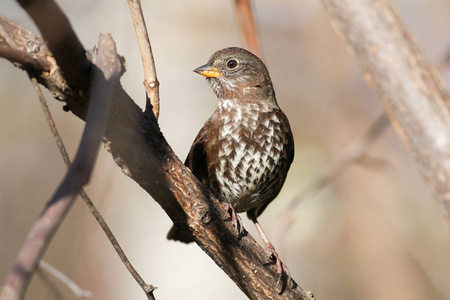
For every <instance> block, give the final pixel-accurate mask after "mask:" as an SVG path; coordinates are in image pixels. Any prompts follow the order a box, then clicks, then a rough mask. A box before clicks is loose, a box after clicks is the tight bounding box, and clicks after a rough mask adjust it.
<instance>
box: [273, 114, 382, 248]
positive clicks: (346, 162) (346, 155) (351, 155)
mask: <svg viewBox="0 0 450 300" xmlns="http://www.w3.org/2000/svg"><path fill="white" fill-rule="evenodd" d="M389 124H390V123H389V119H388V117H387V116H386V114H385V113H382V115H380V116H379V117H378V118H377V120H376V121H375V122H374V123H373V124H372V125H371V126H370V128H369V129H368V130H367V131H366V132H365V133H364V134H363V135H362V136H361V137H360V138H359V139H357V140H356V141H354V142H353V143H352V144H351V145H349V146H347V148H345V150H344V151H343V152H342V153H341V155H339V156H338V157H337V158H336V159H335V160H334V161H333V162H332V163H331V164H330V165H329V166H327V168H326V169H325V170H323V171H322V172H321V173H319V175H317V176H316V177H315V178H314V179H313V180H312V181H311V182H310V184H309V185H308V186H307V187H306V188H304V189H303V190H302V191H301V192H300V193H299V194H297V196H295V197H294V198H293V199H292V200H291V202H289V204H288V205H287V207H286V209H285V210H284V211H283V212H282V213H281V214H282V216H281V217H280V218H278V219H279V220H281V221H280V222H279V223H278V226H277V229H276V234H275V238H276V239H277V240H278V242H279V244H281V243H280V242H282V241H283V240H284V238H285V235H286V232H287V231H288V230H289V228H290V227H291V226H292V224H293V221H294V215H295V210H296V208H297V207H298V206H299V205H300V203H302V202H303V201H304V200H306V199H311V198H312V197H313V196H314V195H316V194H317V193H319V192H320V191H321V190H322V189H323V188H324V187H326V186H327V185H329V184H331V183H332V182H333V181H334V180H335V179H336V178H338V177H339V176H340V175H342V174H343V172H344V171H345V170H346V169H347V168H348V167H350V166H351V165H352V164H353V163H356V162H361V161H363V160H364V159H366V160H367V159H370V158H369V157H367V151H368V149H369V147H370V146H371V145H372V143H373V142H374V141H375V140H376V139H377V137H379V136H380V134H381V133H382V132H383V131H384V130H385V129H386V128H388V125H389Z"/></svg>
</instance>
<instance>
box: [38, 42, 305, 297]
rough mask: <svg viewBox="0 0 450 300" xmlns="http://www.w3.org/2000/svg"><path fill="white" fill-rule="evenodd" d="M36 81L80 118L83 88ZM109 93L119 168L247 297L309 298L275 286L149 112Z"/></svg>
mask: <svg viewBox="0 0 450 300" xmlns="http://www.w3.org/2000/svg"><path fill="white" fill-rule="evenodd" d="M42 46H44V45H42ZM63 63H64V60H61V61H58V64H63ZM60 67H61V69H63V67H62V66H60ZM56 72H57V71H56ZM83 78H85V79H86V80H87V78H88V77H87V76H83ZM42 83H43V84H44V85H46V87H47V88H49V89H50V90H51V91H52V92H54V91H56V92H62V93H61V96H60V97H61V98H62V99H65V101H66V103H67V106H68V108H69V109H70V110H71V111H72V112H73V113H74V114H76V115H77V116H79V117H80V118H82V119H85V112H86V110H87V105H88V98H87V97H86V95H88V91H84V90H82V91H81V92H79V93H71V90H72V89H70V88H65V89H63V88H61V86H59V85H57V84H55V82H54V81H52V80H49V79H48V80H43V81H42ZM59 83H61V84H64V83H63V82H59ZM85 85H86V86H88V84H86V83H82V84H81V86H85ZM113 97H114V98H113V103H112V108H111V111H110V114H109V120H108V125H107V128H106V133H105V145H106V147H107V149H108V150H109V151H110V152H111V154H112V156H113V158H114V159H115V161H116V163H117V164H118V165H119V166H120V167H121V168H122V170H123V172H124V173H125V174H126V175H127V176H130V177H131V178H132V179H133V180H135V181H136V182H137V183H138V184H139V185H140V186H141V187H142V188H143V189H144V190H146V191H147V192H148V193H149V194H150V195H151V196H152V197H153V198H154V199H155V200H156V201H157V202H158V203H159V204H160V205H161V206H162V208H163V209H164V210H165V211H166V213H167V214H168V215H169V217H170V218H171V219H172V220H173V221H174V222H175V223H177V224H180V225H181V226H185V227H186V229H187V230H190V231H191V232H192V234H193V236H194V239H195V241H196V242H197V244H198V245H199V246H200V247H201V248H202V249H203V250H204V251H205V252H206V253H207V254H208V255H209V256H210V257H211V258H212V259H213V260H214V261H215V262H216V263H217V264H218V265H219V266H220V267H221V268H222V269H223V270H224V271H225V272H226V273H227V274H228V276H230V278H231V279H232V280H233V281H234V282H235V283H236V284H237V285H238V286H239V287H240V288H241V290H242V291H243V292H244V293H245V294H246V295H247V296H248V297H249V298H250V299H274V298H276V299H310V297H311V294H308V293H307V292H305V291H303V290H302V289H301V288H300V287H299V286H297V285H296V284H294V286H292V283H289V288H288V289H286V286H277V285H276V282H277V279H278V275H277V274H276V270H275V266H274V265H273V263H272V262H271V260H270V259H269V258H268V257H267V256H266V253H265V251H264V249H263V248H262V247H261V246H259V245H258V244H257V242H256V241H255V240H254V239H253V238H252V237H251V236H250V235H246V236H244V237H242V238H241V239H240V240H236V237H235V236H234V234H233V232H234V230H233V227H232V224H231V222H229V221H226V220H223V218H222V216H223V215H224V214H225V211H224V210H223V208H222V206H221V205H220V204H219V202H218V201H217V200H216V199H214V198H212V196H211V195H210V193H209V191H207V190H206V189H205V188H204V187H203V186H202V185H201V184H200V183H199V182H198V181H197V179H196V178H195V177H194V176H193V175H192V173H191V172H190V171H189V170H188V169H187V168H186V167H185V166H184V165H183V164H182V162H181V161H180V160H179V159H178V158H177V157H176V155H175V154H174V152H173V151H172V149H171V148H170V146H169V145H168V144H167V142H166V140H165V139H164V137H163V136H162V133H161V132H160V130H159V128H158V124H157V122H156V119H155V117H154V116H153V115H148V114H144V113H143V112H142V110H141V109H140V108H139V107H138V106H137V105H136V104H135V103H134V102H133V100H132V99H130V97H129V96H128V95H127V94H126V93H125V91H124V90H123V89H122V87H121V86H120V85H117V86H116V90H115V92H114V96H113ZM280 292H282V293H281V295H280Z"/></svg>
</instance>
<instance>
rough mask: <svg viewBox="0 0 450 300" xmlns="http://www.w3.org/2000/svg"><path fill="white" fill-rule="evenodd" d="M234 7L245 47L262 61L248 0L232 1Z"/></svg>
mask: <svg viewBox="0 0 450 300" xmlns="http://www.w3.org/2000/svg"><path fill="white" fill-rule="evenodd" d="M234 5H235V10H234V11H235V16H236V21H237V23H238V26H239V32H240V34H241V38H242V40H243V41H244V44H245V47H246V48H247V50H249V51H250V52H252V53H253V54H255V55H256V56H258V57H259V58H261V59H262V58H263V57H262V51H261V47H260V44H259V37H258V32H257V28H256V24H255V20H254V17H253V10H252V5H251V2H250V0H234Z"/></svg>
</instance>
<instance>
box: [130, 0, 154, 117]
mask: <svg viewBox="0 0 450 300" xmlns="http://www.w3.org/2000/svg"><path fill="white" fill-rule="evenodd" d="M128 6H129V7H130V11H131V17H132V19H133V24H134V29H135V32H136V37H137V40H138V44H139V51H140V52H141V58H142V64H143V66H144V87H145V91H146V93H147V101H146V107H145V112H146V113H150V105H151V107H152V110H153V114H154V115H155V117H156V119H158V117H159V108H160V104H159V82H158V78H157V76H156V68H155V61H154V60H153V53H152V46H151V44H150V39H149V37H148V32H147V26H146V25H145V19H144V15H143V13H142V7H141V2H140V0H128ZM149 101H150V102H149Z"/></svg>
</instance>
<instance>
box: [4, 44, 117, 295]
mask: <svg viewBox="0 0 450 300" xmlns="http://www.w3.org/2000/svg"><path fill="white" fill-rule="evenodd" d="M111 43H112V44H111ZM97 64H98V67H99V68H100V69H101V70H103V72H102V71H100V70H98V71H96V72H95V76H94V79H93V82H92V94H91V100H90V103H89V109H88V114H87V119H86V126H85V129H84V133H83V136H82V139H81V143H80V146H79V149H78V153H77V155H76V157H75V160H74V164H73V165H72V167H71V168H70V169H69V171H68V172H67V173H66V176H65V178H64V179H63V181H62V183H61V184H60V185H59V187H58V189H57V190H56V192H55V194H54V195H53V197H52V198H51V199H50V201H49V202H48V203H47V205H46V206H45V208H44V210H43V212H42V213H41V215H40V216H39V218H38V219H37V221H36V222H35V224H34V225H33V227H32V228H31V230H30V232H29V234H28V238H27V241H26V242H25V244H24V246H23V247H22V249H21V250H20V252H19V256H18V258H17V261H16V263H15V265H14V269H13V270H12V272H11V273H10V274H9V276H8V278H7V281H6V287H5V289H4V290H3V291H6V292H5V293H4V294H3V295H2V296H6V299H22V298H23V295H24V294H25V291H26V288H27V286H28V283H29V281H30V279H31V276H32V275H33V273H34V271H35V269H36V266H37V264H38V262H39V260H40V259H41V257H42V256H43V254H44V252H45V250H46V249H47V247H48V245H49V243H50V241H51V239H52V237H53V236H54V234H55V232H56V230H57V229H58V228H59V225H60V224H61V223H62V221H63V220H64V217H65V216H66V214H67V213H68V211H69V210H70V208H71V206H72V205H73V204H74V200H75V198H76V195H77V194H78V192H79V190H80V188H81V187H82V186H83V185H84V184H86V183H87V182H88V181H89V178H90V174H91V171H92V168H93V166H94V162H95V159H96V157H97V153H98V149H99V146H100V143H101V138H102V136H103V132H104V129H105V127H106V121H107V116H108V112H109V107H110V100H111V98H112V94H113V91H114V86H115V84H116V83H117V81H118V79H119V74H120V62H119V60H118V58H117V53H116V51H115V45H114V42H112V39H111V38H110V37H109V39H107V38H102V36H101V38H100V40H99V54H98V59H97ZM32 80H34V84H35V86H36V85H37V81H36V79H32Z"/></svg>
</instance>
